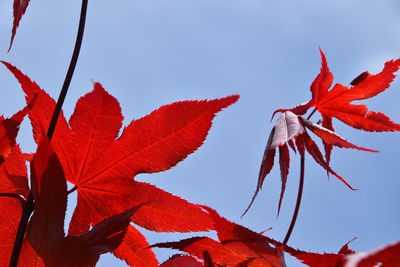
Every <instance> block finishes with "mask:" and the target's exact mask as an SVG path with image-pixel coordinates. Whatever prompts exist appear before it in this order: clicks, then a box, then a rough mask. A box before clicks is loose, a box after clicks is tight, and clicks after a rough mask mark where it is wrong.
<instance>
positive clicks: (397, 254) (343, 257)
mask: <svg viewBox="0 0 400 267" xmlns="http://www.w3.org/2000/svg"><path fill="white" fill-rule="evenodd" d="M353 240H354V239H353ZM351 241H352V240H351ZM351 241H349V242H347V243H346V244H345V245H344V246H343V247H342V248H341V249H340V250H339V252H338V253H324V254H320V253H313V252H305V251H301V250H297V249H293V248H290V247H288V246H285V248H284V249H285V251H286V252H288V253H290V254H291V255H292V256H294V257H296V258H297V259H298V260H300V261H302V262H303V263H304V264H306V265H308V266H310V267H374V266H383V267H394V266H400V241H399V242H396V243H393V244H390V245H387V246H384V247H382V248H379V249H377V250H374V251H371V252H368V253H359V252H356V251H354V250H351V249H349V247H348V245H349V243H350V242H351Z"/></svg>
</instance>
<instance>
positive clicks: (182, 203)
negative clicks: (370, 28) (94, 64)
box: [0, 0, 400, 267]
mask: <svg viewBox="0 0 400 267" xmlns="http://www.w3.org/2000/svg"><path fill="white" fill-rule="evenodd" d="M28 4H29V0H14V23H13V28H12V36H11V42H10V48H11V46H12V43H13V40H14V37H15V34H16V30H17V28H18V25H19V22H20V20H21V18H22V16H23V15H24V13H25V11H26V9H27V6H28ZM321 56H322V68H321V72H320V74H319V75H318V76H317V78H316V79H315V81H314V82H313V83H312V85H311V92H312V99H311V100H310V101H309V102H307V103H306V104H302V105H300V106H297V107H295V108H292V109H279V110H277V111H276V112H281V113H282V114H281V116H280V117H279V118H278V120H277V122H276V124H275V126H274V127H273V129H272V132H271V134H270V136H269V139H268V143H267V146H266V149H265V153H264V156H263V160H262V164H261V169H260V174H259V179H258V185H257V189H256V192H255V194H254V196H253V198H252V201H251V203H250V205H249V208H250V206H251V204H252V203H253V201H254V199H255V197H256V196H257V194H258V192H259V190H260V189H261V187H262V184H263V182H264V179H265V177H266V175H267V174H268V173H269V172H270V171H271V169H272V167H273V165H274V157H275V153H276V148H278V149H279V163H280V168H281V179H282V191H281V196H280V200H279V208H278V214H279V209H280V206H281V202H282V199H283V195H284V192H285V186H286V180H287V176H288V173H289V161H290V157H289V147H290V148H291V149H292V150H294V151H295V152H297V151H298V152H299V154H300V156H301V157H302V158H304V154H305V151H307V152H308V153H309V154H310V155H311V156H312V157H313V158H314V160H315V161H316V162H317V163H318V164H319V165H321V166H322V167H323V168H324V169H325V170H326V171H327V173H328V174H329V173H330V174H332V175H334V176H336V177H337V178H338V179H340V180H341V181H342V182H344V183H345V184H346V185H347V186H348V187H350V188H351V189H353V188H352V187H351V186H350V185H349V184H348V183H347V182H346V181H345V180H344V179H343V178H342V177H341V176H339V175H338V174H337V173H336V172H334V171H333V170H332V169H331V167H330V155H331V151H332V147H333V146H337V147H341V148H353V149H359V150H364V151H372V152H376V151H375V150H372V149H367V148H363V147H359V146H356V145H354V144H352V143H350V142H348V141H347V140H345V139H344V138H342V137H340V136H339V135H337V134H336V133H335V131H334V128H333V125H332V118H333V117H335V118H337V119H339V120H341V121H343V122H344V123H346V124H348V125H350V126H352V127H354V128H357V129H362V130H365V131H377V132H380V131H400V125H399V124H396V123H394V122H392V121H391V120H390V119H389V118H388V117H387V116H385V115H384V114H382V113H379V112H373V111H368V109H367V107H366V106H365V105H354V104H351V102H352V101H355V100H363V99H367V98H371V97H373V96H375V95H377V94H379V93H381V92H383V91H384V90H385V89H387V88H388V87H389V85H390V83H391V82H392V81H393V79H394V77H395V75H394V73H395V72H396V71H397V70H398V69H399V66H400V59H398V60H395V61H389V62H387V63H386V64H385V67H384V69H383V71H382V72H381V73H379V74H377V75H371V74H369V73H368V72H364V73H362V74H361V75H360V76H358V77H356V78H355V79H354V80H353V81H352V82H351V83H350V85H351V87H350V88H348V87H346V86H343V85H341V84H336V85H335V86H334V87H333V88H332V89H331V90H329V88H330V87H331V84H332V81H333V75H332V73H331V72H330V71H329V68H328V66H327V62H326V59H325V56H324V54H323V53H322V51H321ZM2 63H3V64H4V65H5V66H6V67H7V68H8V69H9V70H10V71H11V72H12V74H13V75H14V76H15V78H16V79H17V80H18V82H19V83H20V85H21V87H22V89H23V91H24V92H25V95H26V102H27V106H26V107H25V108H24V109H22V110H21V111H19V112H17V113H16V114H15V115H14V116H12V117H11V118H9V119H4V118H3V116H0V210H1V212H0V243H1V248H2V249H1V250H0V266H7V265H8V263H9V262H10V257H11V253H12V249H13V246H14V242H15V237H16V235H17V228H18V225H19V221H20V218H21V214H22V213H23V211H24V210H26V209H27V203H29V200H32V199H33V200H34V202H33V203H34V207H33V215H32V217H31V218H30V219H29V225H28V228H27V230H26V232H25V234H24V235H21V237H22V236H23V240H22V239H21V240H22V242H23V243H22V250H21V252H20V254H19V262H18V266H23V267H25V266H26V267H29V266H82V267H83V266H95V265H96V263H97V261H98V259H99V257H100V255H101V254H103V253H108V252H110V253H113V254H114V255H115V256H116V257H118V258H120V259H123V260H125V261H126V263H127V264H128V265H130V266H147V267H151V266H157V265H158V264H159V263H158V261H157V259H156V257H155V255H154V253H153V251H152V247H160V248H170V249H177V250H180V251H182V252H184V253H185V254H176V255H174V256H172V257H171V258H170V259H169V260H167V261H166V262H164V263H162V264H161V265H160V266H163V267H178V266H182V267H200V266H205V267H218V266H243V267H244V266H271V267H280V266H286V264H285V260H284V252H286V253H289V254H291V255H292V256H294V257H296V258H297V259H299V260H300V261H301V262H303V263H305V264H307V265H309V266H314V267H330V266H331V267H353V266H360V267H372V266H378V265H379V266H388V267H392V266H400V242H397V243H394V244H391V245H388V246H386V247H383V248H381V249H378V250H375V251H372V252H370V253H357V252H355V251H353V250H351V249H349V248H348V243H347V244H345V245H344V246H343V248H342V249H340V250H339V252H338V253H324V254H318V253H311V252H304V251H301V250H298V249H294V248H291V247H289V246H287V245H286V244H285V243H286V242H284V243H281V242H278V241H275V240H273V239H270V238H268V237H266V236H264V235H263V234H259V233H255V232H253V231H251V230H250V229H247V228H245V227H243V226H241V225H238V224H236V223H233V222H230V221H228V220H226V219H225V218H223V217H221V216H220V215H219V214H218V213H217V212H216V211H215V210H213V209H211V208H209V207H206V206H199V205H195V204H192V203H189V202H188V201H186V200H184V199H182V198H180V197H178V196H174V195H172V194H170V193H168V192H166V191H164V190H161V189H159V188H157V187H155V186H153V185H151V184H148V183H144V182H139V181H136V180H135V176H136V175H137V174H140V173H155V172H160V171H165V170H168V169H170V168H172V167H174V166H175V165H176V164H178V163H179V162H180V161H182V160H183V159H185V158H186V157H187V156H188V155H189V154H191V153H193V152H194V151H196V150H197V148H198V147H200V146H201V145H202V144H203V142H204V140H205V139H206V137H207V134H208V131H209V129H210V128H211V125H212V120H213V118H214V117H215V115H216V113H218V112H219V111H221V110H222V109H223V108H226V107H228V106H229V105H231V104H233V103H235V102H236V101H237V100H238V98H239V96H238V95H233V96H228V97H225V98H221V99H214V100H203V101H182V102H175V103H173V104H170V105H165V106H162V107H160V108H159V109H157V110H155V111H153V112H152V113H151V114H149V115H147V116H145V117H143V118H141V119H138V120H134V121H132V122H131V123H130V124H129V125H128V126H126V127H125V128H124V129H123V131H122V133H120V128H121V126H122V120H123V116H122V114H121V108H120V106H119V103H118V101H117V100H116V99H115V98H114V97H113V96H111V95H110V94H109V93H107V92H106V90H104V88H103V87H102V86H101V84H100V83H94V89H93V91H91V92H90V93H88V94H86V95H85V96H83V97H81V98H80V99H79V100H78V102H77V104H76V107H75V111H74V113H73V115H72V116H71V118H70V119H69V121H68V122H67V120H66V119H65V118H64V116H63V114H62V113H61V115H60V117H59V119H58V122H57V127H56V129H55V132H54V135H53V138H52V139H51V141H49V138H48V137H47V136H46V134H45V132H46V130H47V129H48V128H49V124H50V120H51V117H52V114H53V111H54V109H55V106H56V103H55V101H54V100H53V99H52V98H51V97H50V96H49V95H48V94H47V93H46V92H45V91H44V90H42V89H41V88H40V87H39V86H38V85H37V84H36V83H35V82H33V81H31V80H30V79H29V78H28V76H26V75H24V74H23V73H22V72H21V71H20V70H18V69H17V68H16V67H14V66H13V65H11V64H10V63H7V62H2ZM310 108H314V111H312V112H311V114H310V116H309V117H308V119H305V118H303V117H302V115H304V114H305V113H306V112H307V111H308V110H309V109H310ZM315 111H318V112H320V114H321V115H322V126H321V125H319V124H315V123H313V122H311V121H310V120H309V118H310V117H311V115H312V114H313V113H314V112H315ZM274 114H275V113H274ZM26 115H28V116H29V119H30V121H31V124H32V128H33V135H34V140H35V142H36V143H37V150H36V152H35V153H33V154H32V155H27V154H23V153H22V151H21V149H20V147H19V145H18V144H17V143H16V137H17V134H18V130H19V125H20V124H21V122H22V121H23V119H24V117H25V116H26ZM307 130H309V131H311V132H313V133H314V134H315V135H317V136H318V137H320V138H321V140H322V142H323V145H324V148H325V157H324V156H323V155H322V153H321V152H320V150H319V148H318V146H317V145H316V143H315V142H314V141H313V140H312V139H311V137H310V136H309V135H308V133H307ZM26 161H29V162H30V175H28V170H27V168H26ZM28 177H29V178H28ZM29 179H30V183H29V182H28V180H29ZM67 182H69V183H71V184H72V185H73V188H72V189H70V190H67ZM29 185H30V186H29ZM74 191H77V195H78V200H77V206H76V208H75V210H74V213H73V216H72V219H71V222H70V224H69V228H68V229H69V230H68V234H65V233H64V219H65V212H66V207H67V198H68V195H69V194H70V193H72V192H74ZM249 208H248V209H249ZM248 209H247V210H248ZM247 210H246V211H247ZM131 223H134V224H136V225H139V226H141V227H143V228H145V229H148V230H151V231H156V232H194V231H210V230H214V231H216V233H217V236H218V240H214V239H212V238H209V237H191V238H187V239H183V240H181V241H177V242H165V243H157V244H154V245H151V246H150V244H149V243H148V242H147V240H146V238H145V237H144V236H143V235H142V233H141V232H140V231H139V230H138V229H136V228H135V227H134V226H133V225H132V224H131Z"/></svg>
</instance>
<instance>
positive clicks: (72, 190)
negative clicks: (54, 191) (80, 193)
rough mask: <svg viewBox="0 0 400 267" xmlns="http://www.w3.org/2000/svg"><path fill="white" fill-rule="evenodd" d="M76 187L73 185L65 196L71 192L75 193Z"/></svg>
mask: <svg viewBox="0 0 400 267" xmlns="http://www.w3.org/2000/svg"><path fill="white" fill-rule="evenodd" d="M77 189H78V187H77V186H76V185H75V186H74V187H73V188H71V189H70V190H68V191H67V195H69V194H71V193H72V192H74V191H76V190H77Z"/></svg>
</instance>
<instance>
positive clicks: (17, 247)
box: [9, 0, 88, 267]
mask: <svg viewBox="0 0 400 267" xmlns="http://www.w3.org/2000/svg"><path fill="white" fill-rule="evenodd" d="M87 5H88V0H82V7H81V15H80V19H79V27H78V34H77V36H76V41H75V47H74V52H73V54H72V58H71V61H70V64H69V68H68V71H67V74H66V76H65V80H64V83H63V86H62V88H61V92H60V96H59V97H58V100H57V104H56V107H55V109H54V112H53V116H52V118H51V121H50V125H49V128H48V130H47V137H48V138H49V141H50V140H51V138H52V137H53V134H54V130H55V128H56V124H57V120H58V117H59V115H60V112H61V107H62V105H63V103H64V100H65V97H66V95H67V92H68V88H69V85H70V83H71V79H72V76H73V74H74V70H75V66H76V62H77V61H78V57H79V52H80V50H81V44H82V39H83V32H84V29H85V21H86V11H87ZM33 210H34V200H33V195H32V192H29V197H28V200H27V202H26V205H24V207H23V212H22V215H21V220H20V222H19V226H18V231H17V235H16V238H15V243H14V247H13V251H12V255H11V259H10V265H9V266H10V267H17V264H18V258H19V254H20V252H21V247H22V241H23V239H24V235H25V231H26V226H27V224H28V221H29V218H30V216H31V214H32V212H33Z"/></svg>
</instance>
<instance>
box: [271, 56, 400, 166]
mask: <svg viewBox="0 0 400 267" xmlns="http://www.w3.org/2000/svg"><path fill="white" fill-rule="evenodd" d="M320 53H321V58H322V67H321V72H320V73H319V74H318V76H317V77H316V78H315V80H314V82H313V83H312V84H311V87H310V90H311V93H312V99H311V100H310V101H308V102H307V103H305V104H302V105H299V106H297V107H294V108H291V109H278V110H276V111H275V112H274V114H275V113H276V112H285V111H292V112H293V113H295V114H297V115H303V114H305V113H306V112H307V111H308V109H309V108H311V107H314V110H313V111H312V113H311V114H310V116H311V115H312V114H313V113H314V112H315V111H318V112H319V113H320V114H321V116H322V126H323V127H325V128H327V129H329V130H331V131H334V129H333V125H332V118H333V117H335V118H337V119H339V120H341V121H342V122H344V123H346V124H347V125H349V126H351V127H353V128H356V129H361V130H364V131H369V132H384V131H400V124H397V123H394V122H393V121H391V120H390V119H389V118H388V117H387V116H386V115H385V114H383V113H381V112H374V111H368V108H367V106H366V105H355V104H351V102H353V101H356V100H363V99H368V98H371V97H374V96H376V95H378V94H379V93H381V92H383V91H385V90H386V89H387V88H389V86H390V83H391V82H392V81H393V80H394V78H395V77H396V76H395V75H394V73H395V72H396V71H398V70H399V67H400V59H397V60H391V61H388V62H386V63H385V67H384V68H383V70H382V71H381V72H380V73H378V74H376V75H371V74H369V73H368V72H363V73H361V74H360V75H359V76H358V77H356V78H355V79H354V80H353V81H352V82H351V83H350V85H351V87H350V88H348V87H346V86H343V85H341V84H340V83H338V84H336V85H335V86H334V87H333V88H332V89H331V90H329V88H330V87H331V85H332V81H333V74H332V73H331V72H330V70H329V68H328V64H327V62H326V58H325V55H324V53H323V52H322V50H321V49H320ZM310 116H309V117H310ZM324 147H325V159H326V162H327V163H328V165H329V162H330V155H331V151H332V145H329V144H328V143H326V142H324Z"/></svg>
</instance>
